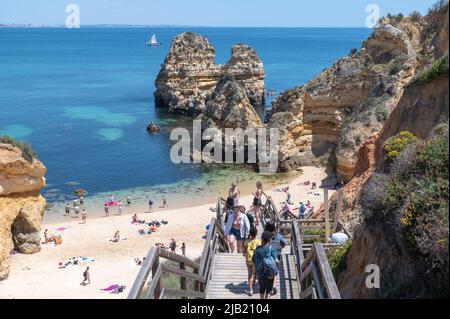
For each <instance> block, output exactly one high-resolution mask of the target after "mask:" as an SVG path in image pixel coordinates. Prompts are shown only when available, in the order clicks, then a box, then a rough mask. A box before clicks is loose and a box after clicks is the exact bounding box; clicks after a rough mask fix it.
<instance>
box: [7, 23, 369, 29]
mask: <svg viewBox="0 0 450 319" xmlns="http://www.w3.org/2000/svg"><path fill="white" fill-rule="evenodd" d="M2 28H3V29H67V27H66V26H65V25H64V24H55V25H51V24H49V25H47V24H36V23H27V24H22V23H11V24H1V23H0V29H2ZM80 28H84V29H89V28H91V29H92V28H98V29H102V28H105V29H106V28H111V29H114V28H117V29H119V28H136V29H139V28H174V29H175V28H213V29H214V28H218V29H219V28H228V29H233V28H241V29H265V28H267V29H269V28H270V29H367V28H366V27H364V26H321V27H306V26H276V27H275V26H270V25H268V26H208V25H170V24H168V25H164V24H156V25H150V24H149V25H146V24H143V25H138V24H82V25H81V26H80Z"/></svg>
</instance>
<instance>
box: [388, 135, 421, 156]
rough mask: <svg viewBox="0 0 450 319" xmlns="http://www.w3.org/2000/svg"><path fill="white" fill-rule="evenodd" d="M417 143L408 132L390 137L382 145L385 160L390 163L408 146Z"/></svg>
mask: <svg viewBox="0 0 450 319" xmlns="http://www.w3.org/2000/svg"><path fill="white" fill-rule="evenodd" d="M416 141H417V137H416V136H415V135H414V134H412V133H411V132H408V131H403V132H400V133H399V134H397V135H396V136H393V137H391V138H390V139H388V140H387V141H386V143H384V152H385V153H386V155H385V160H386V161H388V162H390V163H392V162H394V161H395V159H396V158H397V157H398V156H399V155H400V153H401V152H403V150H404V149H405V148H406V147H407V146H408V145H410V144H412V143H414V142H416Z"/></svg>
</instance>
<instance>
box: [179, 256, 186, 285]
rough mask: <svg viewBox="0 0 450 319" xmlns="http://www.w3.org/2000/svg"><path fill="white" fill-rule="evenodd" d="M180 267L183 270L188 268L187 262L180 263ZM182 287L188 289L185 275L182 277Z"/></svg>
mask: <svg viewBox="0 0 450 319" xmlns="http://www.w3.org/2000/svg"><path fill="white" fill-rule="evenodd" d="M180 269H181V270H186V264H185V263H180ZM180 289H181V290H187V286H186V278H185V277H180Z"/></svg>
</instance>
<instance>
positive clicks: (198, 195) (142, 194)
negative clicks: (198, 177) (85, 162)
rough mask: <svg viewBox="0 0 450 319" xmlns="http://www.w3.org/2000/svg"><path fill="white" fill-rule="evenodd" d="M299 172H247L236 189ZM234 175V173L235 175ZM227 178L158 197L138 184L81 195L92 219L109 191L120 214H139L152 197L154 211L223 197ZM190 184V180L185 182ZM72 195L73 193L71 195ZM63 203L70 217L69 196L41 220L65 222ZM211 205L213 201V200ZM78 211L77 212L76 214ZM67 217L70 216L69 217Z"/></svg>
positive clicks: (247, 191) (285, 179)
mask: <svg viewBox="0 0 450 319" xmlns="http://www.w3.org/2000/svg"><path fill="white" fill-rule="evenodd" d="M302 175H303V172H301V171H298V172H293V173H290V174H279V175H259V174H258V173H254V172H251V173H250V174H248V175H245V176H244V177H243V181H241V182H240V184H239V189H240V191H241V196H249V195H251V193H252V192H254V191H255V185H256V182H257V181H259V180H261V181H262V183H263V185H264V186H265V187H266V188H267V189H269V188H273V187H277V186H278V185H279V184H280V183H285V184H289V183H290V182H291V181H293V180H295V179H296V178H298V177H301V176H302ZM236 176H238V175H236ZM229 181H230V178H223V179H222V180H219V181H215V182H214V184H213V185H212V186H211V188H212V189H213V190H211V191H208V190H207V189H206V188H205V189H202V190H199V189H198V186H199V184H198V183H202V182H201V181H195V182H193V183H192V184H193V188H194V189H193V190H191V189H189V190H186V191H184V192H183V191H182V190H183V189H185V188H186V187H187V186H184V187H182V188H181V189H180V190H179V191H178V192H173V193H171V192H170V191H168V192H161V193H160V196H159V197H158V198H154V196H149V194H148V193H147V190H148V188H145V187H140V188H135V189H123V190H117V191H113V192H110V193H106V192H103V193H99V194H95V195H92V196H89V195H88V196H86V197H85V206H84V208H86V210H87V212H88V219H90V220H94V219H99V218H102V217H104V215H105V214H104V211H103V208H104V207H103V204H104V202H105V201H107V200H108V198H109V194H112V195H114V197H115V199H116V200H121V201H122V203H123V204H124V205H123V215H131V214H143V213H145V212H148V200H149V199H152V200H153V202H154V204H153V211H154V212H164V211H170V210H174V209H182V208H186V209H189V208H193V207H196V206H202V205H206V204H207V203H210V202H215V201H216V200H217V198H218V197H219V196H221V197H223V198H226V196H227V192H228V188H229V186H230V185H229ZM188 184H190V183H188ZM164 187H170V188H172V187H176V186H174V185H169V186H168V185H161V186H159V187H154V186H153V187H151V189H154V188H158V189H164ZM76 188H82V187H80V186H76ZM127 195H131V196H132V205H131V206H127V205H126V196H127ZM162 196H165V197H166V199H167V202H168V204H169V207H168V208H162V207H160V204H161V199H162ZM74 197H75V196H74ZM65 203H69V204H70V207H71V213H70V217H72V218H74V219H75V217H74V212H73V199H72V200H67V201H56V202H50V203H49V204H50V208H49V209H48V210H46V211H45V213H44V217H43V224H47V223H56V222H60V223H62V222H66V221H67V220H68V216H66V215H65V214H64V205H65ZM214 206H215V204H214ZM116 212H117V208H116V207H112V208H110V216H113V215H114V214H115V213H116ZM80 215H81V214H80ZM69 220H70V219H69Z"/></svg>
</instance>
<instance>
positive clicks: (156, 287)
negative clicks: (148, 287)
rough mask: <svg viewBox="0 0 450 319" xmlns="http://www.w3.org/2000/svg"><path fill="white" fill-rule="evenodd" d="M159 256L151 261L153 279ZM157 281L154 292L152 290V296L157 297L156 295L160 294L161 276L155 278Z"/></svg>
mask: <svg viewBox="0 0 450 319" xmlns="http://www.w3.org/2000/svg"><path fill="white" fill-rule="evenodd" d="M159 263H160V261H159V256H158V257H157V258H156V260H155V262H154V263H153V267H152V279H153V280H155V276H156V274H157V271H158V267H159ZM157 280H158V282H157V284H156V286H155V292H154V298H158V297H157V296H159V295H160V294H161V277H159V278H157Z"/></svg>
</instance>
